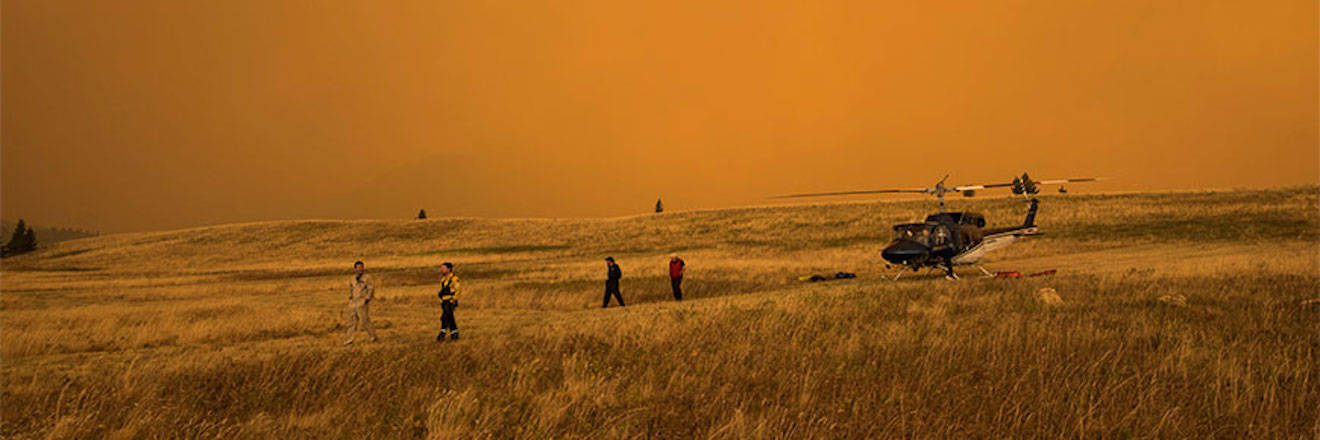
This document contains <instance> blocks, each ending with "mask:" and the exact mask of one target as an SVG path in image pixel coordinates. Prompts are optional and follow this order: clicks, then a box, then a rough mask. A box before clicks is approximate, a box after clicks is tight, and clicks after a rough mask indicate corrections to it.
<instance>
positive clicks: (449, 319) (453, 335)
mask: <svg viewBox="0 0 1320 440" xmlns="http://www.w3.org/2000/svg"><path fill="white" fill-rule="evenodd" d="M457 307H458V303H456V302H453V301H441V302H440V310H441V312H442V313H441V314H440V334H439V335H438V336H436V337H435V338H436V339H437V340H438V339H444V338H445V334H446V333H448V334H449V338H450V339H458V322H457V321H455V320H454V309H455V308H457Z"/></svg>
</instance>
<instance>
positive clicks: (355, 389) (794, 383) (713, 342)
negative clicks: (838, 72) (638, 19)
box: [0, 187, 1320, 439]
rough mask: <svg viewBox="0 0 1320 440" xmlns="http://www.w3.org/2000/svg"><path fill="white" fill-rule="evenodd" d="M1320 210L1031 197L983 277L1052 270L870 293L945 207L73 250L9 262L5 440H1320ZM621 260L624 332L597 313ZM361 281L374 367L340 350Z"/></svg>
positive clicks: (1018, 209)
mask: <svg viewBox="0 0 1320 440" xmlns="http://www.w3.org/2000/svg"><path fill="white" fill-rule="evenodd" d="M1318 193H1320V188H1317V187H1302V188H1281V189H1271V190H1239V191H1221V192H1195V193H1179V194H1169V193H1162V194H1118V195H1071V196H1057V195H1051V196H1045V197H1043V198H1042V203H1041V210H1040V215H1039V218H1038V223H1039V224H1040V226H1041V230H1042V232H1044V234H1045V235H1043V236H1040V237H1037V238H1035V239H1032V240H1030V241H1026V242H1023V243H1020V244H1018V245H1015V246H1013V247H1009V248H1007V249H1005V250H1004V251H1002V252H1001V253H998V254H994V255H992V258H991V260H990V261H989V262H988V263H987V265H986V266H987V267H988V268H989V269H991V270H1019V271H1023V272H1035V271H1041V270H1046V269H1057V270H1058V273H1057V274H1056V275H1053V276H1046V277H1035V278H1023V279H1017V280H1005V279H984V278H981V277H977V276H974V275H975V273H976V271H975V270H974V269H973V270H962V271H961V272H962V273H963V274H964V275H965V278H964V279H963V280H960V281H947V280H944V279H943V278H942V277H938V276H922V277H914V278H911V279H903V280H900V281H898V282H892V281H886V280H883V279H881V275H882V274H884V273H886V271H885V270H884V268H883V262H882V261H881V259H880V258H879V249H880V248H881V247H882V246H883V245H884V244H885V243H886V242H887V241H888V239H889V238H890V232H889V226H890V225H891V224H893V223H898V222H906V221H912V220H919V219H920V218H921V217H922V216H923V215H924V214H925V213H927V212H928V211H930V210H932V209H933V208H934V203H933V201H929V200H913V201H901V202H892V201H891V202H853V203H825V204H818V205H800V206H780V207H759V208H742V209H728V210H716V211H697V212H679V213H665V214H658V215H644V216H636V217H626V218H613V219H589V220H550V219H545V220H483V219H432V220H421V221H417V220H367V221H287V222H266V223H248V224H236V225H224V226H215V227H206V228H197V229H188V230H179V231H166V232H151V233H134V234H112V235H104V236H99V237H93V238H87V239H80V240H74V241H68V242H62V243H58V244H56V245H53V246H50V247H48V248H45V249H42V250H40V251H38V252H36V253H34V254H29V255H24V256H20V257H16V258H11V259H6V260H4V262H3V272H2V274H0V276H2V277H3V278H2V280H0V282H2V283H3V284H2V291H3V293H2V294H0V305H2V306H3V310H2V312H0V332H2V333H0V361H2V365H0V371H3V381H4V383H3V400H2V402H0V436H3V437H5V438H20V439H21V438H68V439H86V438H217V439H231V438H464V439H466V438H711V439H715V438H887V437H904V438H908V437H919V438H964V437H976V438H986V437H991V438H1041V437H1045V438H1059V437H1068V438H1114V437H1118V438H1130V437H1138V438H1148V437H1158V438H1206V437H1214V438H1318V437H1320V305H1316V304H1315V303H1308V302H1307V301H1308V300H1314V299H1316V298H1317V297H1320V206H1318V205H1317V194H1318ZM952 202H953V206H952V207H953V208H955V209H958V208H962V209H968V210H976V211H980V212H983V213H985V214H986V215H987V218H988V219H990V221H991V223H992V225H996V224H999V225H1002V224H1007V223H1017V222H1020V221H1021V217H1022V213H1023V210H1024V206H1023V204H1022V202H1021V201H1020V200H1015V199H1008V198H984V199H982V198H977V199H968V200H962V199H957V200H952ZM670 252H678V253H680V254H681V255H682V256H683V257H684V258H685V259H686V260H687V262H688V264H689V272H688V277H687V278H688V281H687V286H686V289H685V290H686V297H687V299H686V300H685V301H683V302H682V303H675V302H673V301H672V300H670V299H669V292H668V284H667V280H666V279H665V277H666V275H665V271H666V255H668V254H669V253H670ZM606 255H613V256H614V257H615V258H617V259H618V261H619V263H620V265H621V266H622V268H623V270H624V280H623V281H624V284H623V294H624V296H625V299H626V300H627V301H628V304H629V305H628V307H625V308H613V307H612V308H609V309H605V310H601V309H600V308H599V307H600V301H601V290H602V288H601V284H602V279H603V277H604V271H605V268H604V264H603V263H602V262H601V259H602V258H603V257H604V256H606ZM357 259H362V260H365V261H366V263H367V267H368V270H369V271H371V272H372V273H374V274H376V276H377V278H378V280H379V281H380V284H381V287H380V289H379V291H378V300H377V301H376V302H374V303H373V304H372V306H373V310H372V313H373V318H374V320H375V322H376V327H377V329H378V332H379V333H380V335H381V338H382V339H383V340H384V341H383V342H382V343H380V344H365V343H360V344H358V345H354V346H351V347H342V346H340V342H341V341H343V338H344V327H343V326H344V312H345V305H346V302H347V301H346V297H347V294H348V292H347V281H348V279H349V277H350V273H351V265H352V262H353V261H354V260H357ZM442 261H453V262H454V263H455V264H456V272H457V273H458V274H459V276H460V277H461V278H462V280H463V287H464V289H465V292H464V293H463V298H462V302H461V307H460V308H459V310H458V320H459V325H460V326H461V327H462V329H463V333H464V339H462V340H460V341H457V342H452V343H444V344H439V343H436V342H434V340H433V338H434V335H435V332H436V331H437V330H438V329H439V302H438V300H437V299H436V298H435V291H436V289H437V285H436V279H437V278H438V276H439V274H438V271H437V270H436V267H437V265H438V264H439V263H441V262H442ZM838 271H847V272H855V273H857V274H858V276H859V277H858V278H857V279H853V280H838V281H829V282H822V283H803V282H799V281H797V280H796V278H797V277H798V276H800V275H803V274H808V273H834V272H838ZM1046 287H1049V288H1053V289H1055V290H1056V291H1057V292H1058V295H1059V297H1060V298H1062V300H1063V301H1062V303H1061V304H1047V303H1045V302H1043V301H1041V299H1040V298H1039V296H1038V294H1037V292H1038V290H1040V289H1042V288H1046ZM359 338H360V339H359V341H361V342H365V337H363V336H359Z"/></svg>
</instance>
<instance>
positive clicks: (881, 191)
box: [770, 189, 930, 199]
mask: <svg viewBox="0 0 1320 440" xmlns="http://www.w3.org/2000/svg"><path fill="white" fill-rule="evenodd" d="M927 192H930V191H929V190H927V189H874V190H864V191H838V192H823V193H807V194H788V195H782V196H773V197H770V198H772V199H793V198H799V197H825V196H852V195H859V194H890V193H922V194H924V193H927Z"/></svg>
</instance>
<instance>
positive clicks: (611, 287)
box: [600, 257, 624, 308]
mask: <svg viewBox="0 0 1320 440" xmlns="http://www.w3.org/2000/svg"><path fill="white" fill-rule="evenodd" d="M605 266H606V267H608V268H609V273H608V275H606V278H605V304H604V305H602V306H600V307H601V308H605V307H609V306H610V295H614V299H616V300H618V301H619V307H623V306H624V304H623V294H621V293H619V280H620V279H622V278H623V271H622V270H620V269H619V265H618V264H615V263H614V257H605Z"/></svg>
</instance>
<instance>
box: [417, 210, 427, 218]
mask: <svg viewBox="0 0 1320 440" xmlns="http://www.w3.org/2000/svg"><path fill="white" fill-rule="evenodd" d="M417 219H418V220H426V210H425V209H423V210H421V211H418V212H417Z"/></svg>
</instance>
